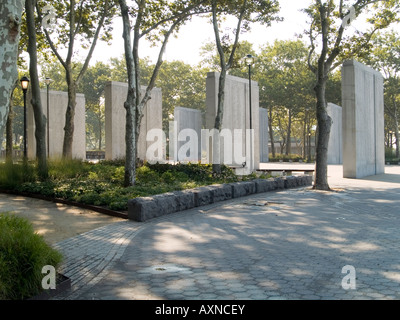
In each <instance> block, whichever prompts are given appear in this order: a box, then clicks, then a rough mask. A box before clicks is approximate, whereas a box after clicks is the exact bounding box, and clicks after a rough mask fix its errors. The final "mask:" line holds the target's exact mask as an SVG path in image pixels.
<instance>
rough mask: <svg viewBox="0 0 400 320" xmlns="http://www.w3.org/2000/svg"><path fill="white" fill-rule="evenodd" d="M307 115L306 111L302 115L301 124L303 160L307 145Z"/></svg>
mask: <svg viewBox="0 0 400 320" xmlns="http://www.w3.org/2000/svg"><path fill="white" fill-rule="evenodd" d="M307 115H308V111H306V112H305V113H304V123H303V150H302V156H303V158H304V159H305V158H306V155H307V143H306V135H307V133H306V132H307Z"/></svg>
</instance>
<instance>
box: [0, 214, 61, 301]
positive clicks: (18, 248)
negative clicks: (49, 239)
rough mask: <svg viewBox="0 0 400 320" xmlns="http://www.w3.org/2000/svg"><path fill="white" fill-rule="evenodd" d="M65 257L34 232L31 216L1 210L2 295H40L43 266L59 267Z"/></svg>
mask: <svg viewBox="0 0 400 320" xmlns="http://www.w3.org/2000/svg"><path fill="white" fill-rule="evenodd" d="M61 260H62V256H61V254H60V253H59V252H58V251H56V250H55V249H53V248H51V247H50V246H49V245H48V244H47V243H46V242H45V241H44V239H43V237H42V236H40V235H38V234H37V233H35V232H34V230H33V227H32V225H31V224H30V222H29V221H28V220H26V219H24V218H21V217H18V216H15V215H11V214H10V213H0V299H3V300H21V299H26V298H30V297H33V296H35V295H37V294H38V293H39V292H40V291H41V290H42V287H41V283H42V279H43V277H44V275H43V274H42V268H43V267H44V266H45V265H51V266H53V267H54V268H57V266H58V265H59V263H60V262H61Z"/></svg>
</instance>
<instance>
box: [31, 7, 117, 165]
mask: <svg viewBox="0 0 400 320" xmlns="http://www.w3.org/2000/svg"><path fill="white" fill-rule="evenodd" d="M48 2H50V1H48ZM51 4H52V5H53V6H54V8H55V11H56V17H57V19H58V21H57V28H55V29H56V30H57V31H56V32H54V31H52V30H51V29H50V28H46V26H45V25H44V27H43V30H44V33H45V35H46V39H47V41H48V44H49V46H50V48H51V50H52V52H53V53H54V55H55V56H56V57H57V59H58V60H59V61H60V63H61V64H62V66H63V67H64V69H65V75H66V82H67V85H68V106H67V111H66V115H65V127H64V132H65V134H64V142H63V157H64V158H71V157H72V143H73V133H74V117H75V107H76V92H77V88H78V86H79V84H80V81H81V80H82V78H83V76H84V74H85V72H86V71H87V69H88V67H89V63H90V60H91V58H92V55H93V52H94V49H95V47H96V44H97V41H98V40H99V39H101V40H105V41H108V40H109V39H110V30H111V29H110V28H111V27H110V26H111V20H112V18H113V16H114V13H115V8H114V2H113V1H112V0H101V1H95V0H87V1H79V2H76V0H69V1H65V2H64V1H51ZM43 9H45V8H42V7H40V5H37V11H38V12H39V16H40V19H41V20H42V23H43V19H42V17H43V14H42V11H43ZM65 12H67V15H65ZM64 17H65V20H64ZM103 29H105V31H104V33H103V34H102V30H103ZM53 33H56V35H57V39H52V34H53ZM78 41H79V42H80V44H81V47H82V48H83V49H88V51H87V55H86V58H85V59H84V63H83V64H82V67H81V68H80V70H79V71H78V72H77V75H76V76H74V72H75V70H74V69H75V67H76V64H74V61H73V59H74V55H75V54H76V52H75V50H76V48H75V45H76V42H78ZM61 49H66V50H67V55H66V57H65V58H64V57H62V55H61V52H62V51H61Z"/></svg>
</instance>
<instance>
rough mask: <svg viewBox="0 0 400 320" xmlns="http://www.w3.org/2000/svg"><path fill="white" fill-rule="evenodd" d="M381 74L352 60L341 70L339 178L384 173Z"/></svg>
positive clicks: (346, 62)
mask: <svg viewBox="0 0 400 320" xmlns="http://www.w3.org/2000/svg"><path fill="white" fill-rule="evenodd" d="M383 98H384V97H383V77H382V75H381V74H380V73H379V72H377V71H375V70H373V69H371V68H369V67H367V66H365V65H363V64H361V63H359V62H356V61H353V60H350V61H345V62H344V64H343V69H342V100H343V177H344V178H356V179H358V178H363V177H366V176H371V175H377V174H382V173H384V172H385V146H384V141H385V140H384V139H385V138H384V99H383Z"/></svg>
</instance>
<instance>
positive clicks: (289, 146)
mask: <svg viewBox="0 0 400 320" xmlns="http://www.w3.org/2000/svg"><path fill="white" fill-rule="evenodd" d="M288 117H289V119H288V128H287V135H286V141H287V143H286V155H287V156H288V155H289V154H291V153H292V137H291V131H292V111H291V110H289V112H288Z"/></svg>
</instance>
